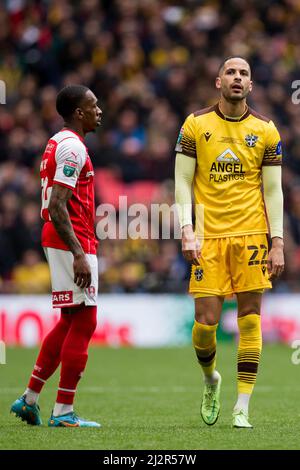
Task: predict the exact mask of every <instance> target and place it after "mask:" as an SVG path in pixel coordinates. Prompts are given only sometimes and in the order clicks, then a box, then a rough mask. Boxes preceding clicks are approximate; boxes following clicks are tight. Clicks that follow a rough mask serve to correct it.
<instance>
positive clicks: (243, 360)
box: [238, 313, 262, 394]
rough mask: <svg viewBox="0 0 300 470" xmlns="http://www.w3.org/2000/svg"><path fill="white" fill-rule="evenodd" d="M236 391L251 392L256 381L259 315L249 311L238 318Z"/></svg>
mask: <svg viewBox="0 0 300 470" xmlns="http://www.w3.org/2000/svg"><path fill="white" fill-rule="evenodd" d="M238 327H239V331H240V340H239V346H238V393H248V394H251V393H252V391H253V387H254V384H255V381H256V375H257V369H258V364H259V359H260V353H261V349H262V336H261V325H260V315H257V314H255V313H251V314H249V315H245V316H244V317H240V318H238Z"/></svg>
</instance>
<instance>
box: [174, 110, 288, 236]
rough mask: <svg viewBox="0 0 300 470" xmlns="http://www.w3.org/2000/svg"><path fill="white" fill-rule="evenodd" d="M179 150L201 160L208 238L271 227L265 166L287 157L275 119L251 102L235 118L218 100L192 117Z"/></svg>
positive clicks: (198, 200)
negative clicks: (264, 190) (265, 193)
mask: <svg viewBox="0 0 300 470" xmlns="http://www.w3.org/2000/svg"><path fill="white" fill-rule="evenodd" d="M175 150H176V152H179V153H181V154H184V155H186V156H187V157H190V158H195V159H196V160H197V163H196V169H195V176H194V202H195V204H201V205H203V208H204V234H203V236H204V238H221V237H228V236H239V235H248V234H255V233H267V232H268V225H267V219H266V214H265V206H264V200H263V194H262V166H264V165H281V161H282V149H281V141H280V135H279V133H278V131H277V129H276V127H275V125H274V123H273V122H272V121H271V120H269V119H267V118H265V117H264V116H261V115H260V114H258V113H256V112H255V111H254V110H253V109H251V108H247V111H246V112H245V113H244V114H243V116H241V117H240V118H239V119H238V120H235V119H231V118H228V117H227V116H224V115H223V114H222V112H221V111H220V109H219V106H218V104H217V105H215V106H211V107H209V108H205V109H202V110H200V111H197V112H195V113H193V114H190V115H189V116H188V117H187V119H186V120H185V122H184V124H183V126H182V128H181V130H180V133H179V136H178V140H177V144H176V148H175ZM196 226H197V223H196Z"/></svg>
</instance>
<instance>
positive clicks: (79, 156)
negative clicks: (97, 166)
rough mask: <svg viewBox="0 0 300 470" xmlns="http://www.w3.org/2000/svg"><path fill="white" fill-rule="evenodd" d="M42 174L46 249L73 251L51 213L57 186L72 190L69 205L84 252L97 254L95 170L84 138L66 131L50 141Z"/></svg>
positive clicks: (74, 227)
mask: <svg viewBox="0 0 300 470" xmlns="http://www.w3.org/2000/svg"><path fill="white" fill-rule="evenodd" d="M40 175H41V182H42V209H41V216H42V219H43V220H44V221H45V224H44V226H43V230H42V246H47V247H50V248H58V249H60V250H66V251H70V248H69V247H68V246H67V245H66V244H65V243H64V242H63V241H62V239H61V238H60V236H59V235H58V233H57V231H56V229H55V227H54V225H53V223H52V222H51V217H50V214H49V211H48V205H49V201H50V196H51V191H52V187H53V184H54V183H55V184H60V185H62V186H66V187H67V188H70V189H72V191H73V195H72V197H71V198H70V199H69V201H68V203H67V208H68V212H69V216H70V220H71V223H72V226H73V229H74V232H75V235H76V237H77V238H78V240H79V242H80V244H81V246H82V248H83V251H84V252H85V253H90V254H95V253H96V248H97V240H96V236H95V229H94V225H95V200H94V170H93V165H92V162H91V159H90V157H89V154H88V151H87V148H86V146H85V145H84V143H83V139H82V138H81V137H80V136H79V135H78V134H76V133H75V132H73V131H71V130H68V129H66V130H62V131H60V132H58V133H57V134H55V135H54V136H53V137H51V139H50V140H49V141H48V144H47V147H46V149H45V152H44V154H43V158H42V162H41V167H40Z"/></svg>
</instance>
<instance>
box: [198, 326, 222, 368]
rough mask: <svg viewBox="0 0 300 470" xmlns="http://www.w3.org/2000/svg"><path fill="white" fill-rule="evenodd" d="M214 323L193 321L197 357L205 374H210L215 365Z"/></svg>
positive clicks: (215, 328) (215, 342)
mask: <svg viewBox="0 0 300 470" xmlns="http://www.w3.org/2000/svg"><path fill="white" fill-rule="evenodd" d="M217 328H218V324H216V325H203V324H202V323H198V322H197V321H195V323H194V326H193V331H192V339H193V345H194V348H195V351H196V355H197V359H198V362H199V364H200V366H201V367H202V370H203V373H204V375H206V376H210V375H212V373H213V371H214V370H215V367H216V346H217V340H216V331H217Z"/></svg>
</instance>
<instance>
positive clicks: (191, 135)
mask: <svg viewBox="0 0 300 470" xmlns="http://www.w3.org/2000/svg"><path fill="white" fill-rule="evenodd" d="M175 152H178V153H182V154H183V155H187V156H188V157H192V158H197V153H196V136H195V118H194V115H193V114H190V115H189V116H188V117H187V118H186V120H185V121H184V124H183V126H182V128H181V129H180V132H179V135H178V139H177V143H176V147H175Z"/></svg>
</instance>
